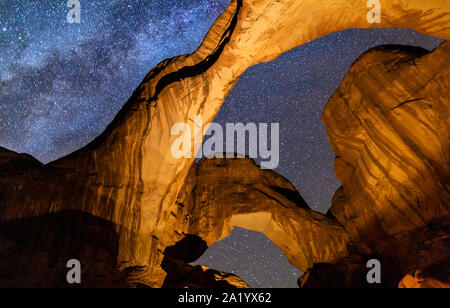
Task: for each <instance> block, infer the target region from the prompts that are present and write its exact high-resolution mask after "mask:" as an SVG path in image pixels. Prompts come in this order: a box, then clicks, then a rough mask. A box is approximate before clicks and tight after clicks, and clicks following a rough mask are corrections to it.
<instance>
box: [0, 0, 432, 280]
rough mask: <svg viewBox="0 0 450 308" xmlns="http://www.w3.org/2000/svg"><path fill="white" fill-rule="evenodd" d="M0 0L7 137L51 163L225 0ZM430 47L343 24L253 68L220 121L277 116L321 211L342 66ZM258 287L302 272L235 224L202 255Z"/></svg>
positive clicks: (292, 174)
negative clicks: (74, 13)
mask: <svg viewBox="0 0 450 308" xmlns="http://www.w3.org/2000/svg"><path fill="white" fill-rule="evenodd" d="M80 2H81V6H82V13H81V21H82V22H81V24H69V23H67V21H66V14H67V12H68V10H69V9H68V8H66V3H67V1H66V0H52V1H44V0H40V1H39V0H38V1H36V0H27V1H22V0H0V146H3V147H6V148H9V149H11V150H14V151H17V152H24V153H29V154H31V155H33V156H35V157H36V158H38V159H39V160H41V161H43V162H50V161H52V160H55V159H57V158H59V157H61V156H64V155H66V154H69V153H71V152H73V151H74V150H76V149H78V148H80V147H82V146H83V145H85V144H87V143H88V142H89V141H91V140H92V139H93V138H94V137H96V136H97V135H98V134H100V133H101V132H102V131H103V130H104V129H105V127H106V125H107V124H108V123H109V122H110V121H111V120H112V119H113V117H114V116H115V114H116V113H117V112H118V110H119V109H120V108H121V107H122V105H123V104H124V103H125V102H126V101H127V99H128V98H129V97H130V96H131V94H132V92H133V91H134V89H135V88H136V87H137V86H138V85H139V84H140V82H141V81H142V79H143V78H144V76H145V75H146V74H147V73H148V72H149V71H150V69H151V68H152V67H154V66H155V65H156V64H157V63H158V62H160V61H162V60H164V59H166V58H168V57H172V56H176V55H180V54H186V53H191V52H193V51H194V50H195V49H196V48H197V47H198V46H199V44H200V43H201V41H202V39H203V37H204V35H205V34H206V33H207V31H208V30H209V28H210V27H211V25H212V24H213V22H214V20H215V19H216V18H217V17H218V16H219V14H220V13H221V12H222V11H223V10H224V9H225V8H226V6H227V5H228V2H229V0H195V1H188V0H170V1H167V0H166V1H164V0H151V1H142V0H141V1H139V0H120V1H119V0H109V1H104V0H95V1H94V0H81V1H80ZM394 43H395V44H404V45H413V46H421V47H424V48H427V49H430V50H431V49H433V48H435V47H436V46H437V45H438V44H439V43H440V41H439V40H437V39H434V38H430V37H426V36H422V35H419V34H417V33H415V32H412V31H408V30H401V29H389V30H347V31H344V32H341V33H337V34H333V35H330V36H328V37H325V38H322V39H319V40H317V41H314V42H312V43H309V44H306V45H303V46H301V47H299V48H297V49H295V50H292V51H290V52H287V53H285V54H284V55H282V56H281V57H280V58H278V59H277V60H275V61H273V62H270V63H264V64H260V65H257V66H255V67H253V68H251V69H249V70H248V71H247V72H246V73H245V74H244V76H243V77H242V78H241V80H240V81H239V82H238V84H237V85H236V87H235V88H234V89H233V91H232V92H231V94H230V95H229V97H228V98H227V100H226V101H225V103H224V105H223V107H222V109H221V111H220V113H219V115H218V117H217V119H216V122H217V123H220V124H225V123H227V122H242V123H249V122H255V123H272V122H276V123H280V150H281V153H280V166H279V168H278V169H276V170H275V171H277V172H278V173H280V174H282V175H283V176H285V177H286V178H288V179H289V180H290V181H292V183H294V185H295V186H296V187H297V188H298V190H299V191H300V193H301V194H302V196H303V197H304V198H305V200H306V201H307V202H308V203H309V205H310V206H311V208H313V209H316V210H318V211H321V212H326V210H327V209H328V208H329V207H330V202H331V196H332V195H333V193H334V192H335V191H336V189H337V188H338V187H339V185H340V184H339V182H338V180H337V179H336V177H335V175H334V171H333V159H334V154H333V152H332V150H331V148H330V146H329V144H328V141H327V137H326V132H325V128H324V126H323V124H322V123H321V120H320V117H321V114H322V111H323V108H324V107H325V105H326V102H327V100H328V99H329V97H330V96H331V95H332V93H333V92H334V90H336V88H337V86H338V85H339V83H340V81H341V80H342V78H343V77H344V75H345V73H346V71H347V70H348V69H349V67H350V65H351V64H352V62H353V61H354V60H356V58H358V57H359V56H360V55H361V54H362V53H363V52H365V51H366V50H368V49H370V48H372V47H375V46H379V45H383V44H394ZM198 262H199V263H201V264H205V265H207V266H209V267H212V268H215V269H218V270H222V271H227V272H233V273H236V274H238V275H239V276H241V277H242V278H243V279H244V280H245V281H247V282H248V283H249V284H250V285H251V286H252V287H295V286H296V280H297V278H298V276H299V275H300V274H301V273H300V272H299V271H298V270H296V269H294V268H293V267H292V266H291V265H289V263H288V262H287V261H286V259H285V258H284V256H283V253H282V252H281V251H280V250H279V249H278V248H276V247H275V245H274V244H273V243H271V242H270V241H269V240H268V239H267V238H266V237H265V236H264V235H262V234H258V233H254V232H249V231H246V230H242V229H236V230H235V231H234V232H233V234H232V235H231V236H230V237H229V238H227V239H225V240H224V241H222V242H220V243H216V244H214V245H213V246H212V247H210V249H208V251H207V252H206V254H205V255H204V256H203V257H202V258H201V259H200V260H199V261H198Z"/></svg>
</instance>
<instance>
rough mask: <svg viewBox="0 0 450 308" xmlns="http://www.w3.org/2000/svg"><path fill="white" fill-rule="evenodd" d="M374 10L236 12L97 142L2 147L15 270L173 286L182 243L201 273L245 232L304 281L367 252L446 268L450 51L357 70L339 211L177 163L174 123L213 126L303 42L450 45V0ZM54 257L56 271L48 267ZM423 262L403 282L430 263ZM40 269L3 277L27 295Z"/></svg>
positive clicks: (6, 227) (337, 0)
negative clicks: (67, 263) (66, 269)
mask: <svg viewBox="0 0 450 308" xmlns="http://www.w3.org/2000/svg"><path fill="white" fill-rule="evenodd" d="M324 12H326V13H324ZM366 14H367V8H366V2H365V1H356V0H354V1H348V0H347V1H344V0H333V1H332V0H321V1H317V0H305V1H298V0H281V1H274V0H253V1H251V0H248V1H247V0H246V1H243V0H235V1H232V2H231V3H230V6H229V7H228V9H227V10H226V11H225V12H224V13H223V14H222V16H221V17H220V18H219V19H218V20H217V21H216V23H215V24H214V26H213V27H212V28H211V30H210V31H209V33H208V35H207V36H206V37H205V39H204V41H203V43H202V45H201V46H200V47H199V49H198V50H197V51H196V52H195V53H193V54H191V55H186V56H180V57H176V58H173V59H168V60H166V61H164V62H162V63H161V64H159V65H158V66H157V67H155V68H154V69H153V70H152V71H151V72H150V73H149V75H148V76H147V77H146V78H145V79H144V81H143V83H142V84H141V85H140V86H139V88H138V89H137V90H136V91H135V92H134V93H133V95H132V97H131V98H130V100H129V101H128V102H127V103H126V104H125V106H124V107H123V109H122V110H121V111H120V112H119V114H118V115H117V117H116V118H115V119H114V121H113V122H112V123H111V124H110V125H109V126H108V128H107V129H106V131H105V132H104V133H103V134H102V135H101V136H99V137H98V138H97V139H96V140H94V141H93V142H92V143H91V144H89V145H88V146H87V147H85V148H83V149H80V150H79V151H77V152H75V153H73V154H71V155H69V156H67V157H65V158H62V159H60V160H58V161H56V162H53V163H51V164H49V165H47V166H43V165H41V164H40V163H39V162H37V161H35V160H34V159H33V158H31V157H29V156H26V155H18V154H16V153H11V152H9V151H7V150H3V149H2V150H1V151H0V155H1V158H0V163H1V166H0V183H1V186H0V222H1V226H0V230H1V232H2V234H3V235H4V236H3V237H2V238H3V239H5V241H6V242H7V243H6V244H5V245H6V247H9V250H2V254H1V258H2V259H0V263H1V264H2V266H6V267H9V266H11V265H10V263H8V262H10V260H11V254H12V253H14V255H16V256H20V255H23V256H24V257H23V258H24V259H26V258H27V262H28V263H27V262H24V263H23V264H28V265H30V264H32V263H33V264H34V265H38V267H37V268H41V270H43V269H42V268H46V269H47V270H48V269H56V268H58V270H56V272H55V274H54V277H53V276H51V275H50V276H48V277H49V278H48V281H51V280H52V279H53V281H60V278H61V277H60V275H61V273H60V271H61V270H59V266H60V265H61V263H60V262H62V261H61V260H63V259H64V258H65V257H66V255H69V254H70V255H76V254H78V255H80V259H83V257H84V259H85V260H88V261H89V262H88V261H86V262H88V263H89V266H87V269H88V270H89V269H92V268H96V270H95V271H93V272H92V281H98V280H99V279H98V277H97V276H96V275H98V273H103V272H107V273H108V274H107V276H109V277H115V278H114V281H115V282H114V283H112V284H115V285H123V284H127V285H139V284H145V285H150V286H154V287H158V286H162V285H164V282H165V280H166V279H167V278H168V277H170V276H171V273H170V271H171V270H170V269H171V268H176V266H167V267H166V268H165V269H164V268H163V266H162V264H166V263H165V262H168V261H170V259H171V258H172V259H173V255H171V254H170V253H169V252H170V251H171V247H176V246H177V244H178V243H180V242H183V240H184V239H185V238H186V236H187V235H193V236H194V235H195V237H194V238H195V240H192V241H189V243H188V245H189V247H191V248H192V250H193V251H195V253H194V254H193V255H188V256H185V257H184V258H181V259H176V260H172V261H173V262H172V263H175V264H179V262H178V261H180V262H184V263H186V262H190V261H189V260H191V259H192V258H193V256H195V255H197V256H198V254H199V253H200V252H199V251H201V249H200V248H198V247H201V248H202V249H205V246H206V247H207V246H208V245H210V244H211V243H212V242H214V241H217V240H219V239H221V238H223V237H225V236H226V235H227V234H229V233H230V231H231V228H232V227H233V226H241V227H245V228H249V229H252V230H256V231H262V232H264V233H266V234H267V235H268V236H269V237H270V238H271V239H272V240H273V241H274V242H275V243H276V244H277V245H278V246H279V247H280V248H281V249H283V250H284V252H285V253H286V256H287V258H288V259H289V260H290V261H291V263H293V264H294V265H296V266H297V267H298V268H300V269H302V270H306V269H308V268H311V267H313V266H314V264H315V263H322V264H328V265H327V266H325V267H328V268H333V264H339V263H342V262H347V261H348V260H349V259H345V258H344V257H345V256H349V257H351V260H354V259H355V258H356V259H358V260H360V261H358V262H363V260H364V257H361V256H362V255H364V254H367V255H372V254H377V255H378V254H379V255H382V256H384V257H385V260H386V263H387V264H391V265H392V267H393V268H395V267H396V265H395V263H396V262H398V261H399V260H404V259H402V258H404V257H406V255H409V254H410V251H411V249H413V248H414V247H418V246H420V245H424V246H422V247H430V245H431V247H438V248H435V249H432V251H435V252H438V251H440V252H439V253H436V254H437V255H439V256H443V257H444V258H447V257H446V254H445V253H447V250H446V247H448V245H447V246H446V244H448V242H446V239H447V238H448V237H447V235H448V232H446V231H445V230H446V229H445V226H447V225H448V200H449V198H448V197H449V196H448V183H449V181H448V176H449V172H448V140H449V138H448V109H447V106H448V90H447V89H448V86H449V79H448V63H449V61H448V60H449V55H448V44H444V45H443V46H442V47H441V48H439V49H438V50H436V51H435V52H433V53H431V54H429V55H424V53H423V52H422V51H417V50H410V49H404V48H402V49H400V48H397V49H395V48H384V49H380V50H377V51H375V52H371V53H368V54H367V55H365V56H364V57H362V58H361V59H360V60H359V62H358V63H356V64H355V66H354V67H353V68H352V70H351V71H350V73H349V75H348V76H347V78H346V80H344V82H343V85H342V86H341V87H340V89H339V90H338V91H337V92H336V94H335V95H334V97H333V98H332V99H331V101H330V104H329V106H328V107H327V109H326V111H325V113H324V122H325V124H326V126H327V129H328V132H329V136H330V143H331V144H332V146H333V149H334V150H335V152H336V154H337V156H338V159H337V160H336V172H337V174H338V176H339V178H340V180H341V181H342V183H343V189H342V190H340V191H339V192H338V193H337V194H336V196H335V198H334V199H335V200H334V206H333V208H332V210H331V211H330V214H329V215H328V216H324V215H321V214H319V213H315V212H313V211H311V210H310V209H309V208H308V207H307V206H306V205H305V204H304V202H303V201H302V199H301V197H299V195H298V193H296V191H295V189H294V188H293V187H292V185H291V184H290V183H288V182H287V181H286V180H284V179H282V178H280V177H279V176H277V175H275V174H273V173H272V172H268V171H261V170H259V169H258V168H257V167H256V166H254V165H253V164H252V163H251V162H250V161H246V160H244V161H224V160H214V161H205V162H203V163H201V164H200V165H199V166H193V162H194V161H193V158H192V159H175V158H173V157H172V155H171V154H170V153H171V151H170V147H171V144H172V142H173V141H174V138H176V137H174V136H171V135H170V128H171V127H172V125H173V124H175V123H177V122H188V123H191V122H192V119H193V118H194V116H195V115H197V114H200V115H202V116H203V119H204V123H205V124H206V123H208V122H211V121H212V120H213V119H214V117H215V115H216V114H217V112H218V110H219V108H220V106H221V104H222V102H223V100H224V99H225V97H226V95H227V94H228V93H229V91H230V90H231V89H232V87H233V86H234V84H235V83H236V82H237V80H238V79H239V77H240V75H241V74H242V73H243V72H244V71H245V70H246V69H247V68H248V67H250V66H252V65H255V64H257V63H259V62H262V61H269V60H272V59H274V58H275V57H277V56H278V55H280V54H281V53H282V52H284V51H287V50H289V49H291V48H294V47H296V46H298V45H301V44H304V43H306V42H309V41H311V40H314V39H316V38H319V37H322V36H324V35H327V34H329V33H332V32H336V31H339V30H344V29H348V28H367V27H407V28H412V29H415V30H417V31H419V32H422V33H425V34H430V35H435V36H438V37H441V38H445V39H447V38H449V37H450V26H449V25H450V3H449V2H448V1H444V0H432V1H420V0H413V1H404V0H393V1H383V19H382V23H381V24H369V23H368V22H367V20H366ZM193 152H195V149H193ZM242 168H244V169H242ZM236 169H239V170H236ZM242 170H246V171H247V173H242ZM255 201H256V202H255ZM365 201H367V202H365ZM255 217H257V218H258V221H259V223H258V224H253V223H252V222H253V221H254V219H253V218H255ZM443 230H444V231H443ZM417 235H422V236H421V237H418V236H417ZM69 236H70V238H71V240H70V241H67V240H65V238H66V237H69ZM33 239H34V240H33ZM50 239H53V240H50ZM38 240H39V241H38ZM40 241H43V242H44V243H43V244H42V245H41V246H39V244H38V243H39V242H40ZM430 241H431V242H430ZM203 242H204V243H205V244H202V243H203ZM64 243H66V244H64ZM70 243H71V244H70ZM399 244H400V245H401V246H398V245H399ZM426 245H428V246H426ZM52 246H53V247H52ZM37 247H42V248H41V249H40V250H39V249H37ZM74 247H78V249H75V248H74ZM392 247H395V248H396V249H394V252H392V250H393V249H392ZM398 247H400V248H399V249H397V248H398ZM411 247H412V248H411ZM52 249H53V250H52ZM91 249H102V250H103V251H102V253H99V254H93V253H92V252H91V251H90V250H91ZM167 249H169V250H168V251H169V252H168V251H167ZM54 250H56V251H57V253H56V254H55V253H53V252H51V251H54ZM397 250H398V251H397ZM414 252H415V253H416V255H420V254H421V253H422V252H423V250H422V249H418V250H417V249H416V250H414ZM46 254H47V255H48V254H50V255H52V258H50V259H51V260H52V263H49V264H46V265H42V264H40V263H39V260H40V257H39V256H41V257H42V255H46ZM94 255H96V256H99V258H100V259H101V260H94V259H95V258H93V256H94ZM25 256H26V257H25ZM426 258H427V257H424V258H423V259H426ZM446 260H447V259H445V261H446ZM16 261H17V262H18V263H20V258H19V259H16V260H15V262H16ZM352 262H353V261H352ZM358 262H356V263H358ZM347 263H348V262H347ZM410 263H411V265H407V266H406V265H405V266H402V267H400V270H398V271H397V270H396V271H394V272H395V275H403V274H406V272H407V271H410V270H414V269H415V268H417V269H418V268H421V267H425V266H426V265H428V264H426V263H427V262H425V261H424V264H421V263H420V262H418V261H417V260H412V261H411V262H410ZM444 263H448V262H444ZM361 264H362V263H361ZM41 265H42V266H41ZM17 266H19V264H17ZM180 266H181V265H180ZM183 266H184V265H183ZM98 268H103V272H102V270H98ZM30 269H31V267H29V268H27V269H23V270H22V271H20V272H19V273H17V272H14V271H12V269H11V268H10V269H9V271H7V273H8V274H7V275H6V276H4V277H2V280H3V281H15V282H16V283H18V284H20V281H21V280H20V279H18V278H17V277H30V275H28V276H27V275H26V273H27V272H28V271H29V270H30ZM106 269H108V270H106ZM314 271H316V272H317V268H316V269H315V270H314ZM94 272H95V273H97V274H95V273H94ZM112 272H113V273H112ZM206 272H207V271H206ZM8 275H9V276H8ZM15 275H17V276H15ZM21 275H23V276H21ZM101 275H104V274H101ZM34 276H35V275H33V277H34ZM214 276H215V277H216V278H217V277H218V276H221V275H214ZM222 276H223V275H222ZM317 276H319V275H317ZM5 277H6V278H5ZM51 277H53V278H51ZM10 278H11V279H10ZM42 278H43V277H42ZM397 278H398V277H390V278H389V279H390V282H391V283H393V282H394V281H396V283H398V282H399V280H396V279H397ZM39 279H41V277H39ZM177 279H178V278H174V280H173V281H178V280H177ZM205 279H206V278H205ZM208 279H209V278H207V279H206V280H208ZM100 280H101V279H100ZM218 280H221V278H218ZM231 280H233V281H235V280H234V279H231ZM208 281H210V280H208ZM311 281H313V280H311ZM166 282H167V281H166ZM33 283H35V284H39V282H36V281H34V282H33V281H31V282H30V284H33ZM177 283H180V282H179V281H178V282H177ZM336 283H339V282H336ZM238 284H240V283H238ZM305 284H307V282H305ZM178 285H179V284H178Z"/></svg>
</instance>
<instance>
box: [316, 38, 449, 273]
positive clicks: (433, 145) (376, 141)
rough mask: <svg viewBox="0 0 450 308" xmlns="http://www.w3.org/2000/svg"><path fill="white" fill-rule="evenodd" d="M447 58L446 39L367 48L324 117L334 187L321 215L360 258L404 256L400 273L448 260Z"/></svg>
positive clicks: (396, 258)
mask: <svg viewBox="0 0 450 308" xmlns="http://www.w3.org/2000/svg"><path fill="white" fill-rule="evenodd" d="M449 59H450V44H449V43H444V44H443V45H442V46H441V47H439V48H438V49H436V50H435V51H434V52H432V53H427V52H425V51H424V50H420V49H415V48H410V47H398V46H387V47H381V48H377V49H374V50H372V51H370V52H368V53H367V54H365V55H363V56H362V57H361V58H360V59H359V60H358V61H356V63H355V64H354V65H353V66H352V68H351V69H350V71H349V73H348V74H347V76H346V77H345V79H344V81H343V82H342V84H341V85H340V86H339V88H338V90H337V91H336V92H335V94H334V95H333V97H332V98H331V99H330V101H329V103H328V105H327V107H326V108H325V112H324V114H323V122H324V123H325V126H326V128H327V132H328V136H329V140H330V143H331V146H332V147H333V149H334V151H335V153H336V156H337V158H336V161H335V169H336V175H337V176H338V178H339V180H340V181H341V183H342V184H343V187H342V188H341V189H340V190H339V191H338V192H337V193H336V195H335V197H334V205H333V207H332V208H331V210H330V213H331V214H332V215H333V216H334V217H336V219H337V220H338V221H339V222H340V223H341V224H342V225H343V226H344V228H345V230H346V231H347V232H348V233H349V234H350V236H351V238H352V241H353V242H354V243H355V244H356V246H357V248H358V251H359V252H361V253H366V254H376V255H381V256H384V258H385V259H392V260H404V261H401V262H399V263H400V264H397V265H396V267H397V268H398V270H399V271H400V272H402V271H403V272H405V271H406V272H409V271H411V270H417V269H418V268H415V266H417V265H418V264H421V265H420V266H427V261H426V259H427V258H428V259H429V260H428V262H431V261H432V262H436V261H438V258H442V257H443V258H446V260H448V259H447V258H448V256H449V255H450V246H449V245H448V244H449V238H448V233H447V232H444V230H447V231H448V224H449V209H450V208H449V201H450V193H449V189H448V188H449V186H448V185H449V183H450V181H449V176H450V172H449V171H450V170H449V150H450V143H449V140H450V138H449V137H450V135H449V134H450V131H449V106H450V105H449V101H450V92H449V90H448V89H449V84H450V83H449V82H450V65H449ZM436 230H441V231H442V232H440V233H436ZM430 241H431V242H432V244H431V243H430ZM433 251H437V252H438V253H433ZM413 256H414V257H413ZM431 256H432V257H431ZM423 262H425V264H422V263H423ZM428 265H429V264H428ZM419 269H420V268H419Z"/></svg>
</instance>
